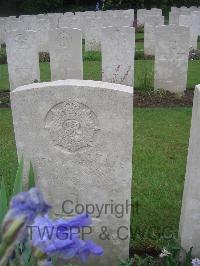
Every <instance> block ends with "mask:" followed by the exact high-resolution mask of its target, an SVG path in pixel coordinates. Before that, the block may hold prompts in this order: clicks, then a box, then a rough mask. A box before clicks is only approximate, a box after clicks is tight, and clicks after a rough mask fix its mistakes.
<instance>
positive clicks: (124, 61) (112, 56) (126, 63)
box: [101, 27, 135, 86]
mask: <svg viewBox="0 0 200 266" xmlns="http://www.w3.org/2000/svg"><path fill="white" fill-rule="evenodd" d="M101 50H102V80H103V81H107V82H112V83H119V84H124V85H129V86H132V85H133V79H134V55H135V29H134V28H130V27H120V28H118V27H107V28H103V29H102V37H101ZM111 51H112V52H111Z"/></svg>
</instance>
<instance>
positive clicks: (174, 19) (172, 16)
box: [169, 10, 181, 26]
mask: <svg viewBox="0 0 200 266" xmlns="http://www.w3.org/2000/svg"><path fill="white" fill-rule="evenodd" d="M180 15H181V11H180V10H173V11H171V12H170V13H169V25H177V26H178V25H179V16H180Z"/></svg>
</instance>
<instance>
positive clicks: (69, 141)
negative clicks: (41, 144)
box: [45, 100, 99, 152]
mask: <svg viewBox="0 0 200 266" xmlns="http://www.w3.org/2000/svg"><path fill="white" fill-rule="evenodd" d="M45 128H47V129H48V130H49V133H50V136H51V139H52V141H53V143H54V144H55V145H56V146H59V147H61V148H62V149H64V150H67V151H69V152H76V151H79V150H80V149H83V148H88V147H91V146H92V145H93V142H94V141H95V135H96V133H97V131H98V130H99V122H98V119H97V116H96V115H95V113H94V112H93V111H91V110H90V108H89V107H88V106H86V105H85V104H83V103H79V102H76V101H73V100H68V101H65V102H61V103H58V104H56V105H55V106H53V107H52V108H51V109H50V110H49V112H48V113H47V115H46V118H45Z"/></svg>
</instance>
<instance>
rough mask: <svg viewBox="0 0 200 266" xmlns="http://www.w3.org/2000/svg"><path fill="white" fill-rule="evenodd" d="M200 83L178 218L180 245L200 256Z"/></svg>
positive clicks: (196, 90)
mask: <svg viewBox="0 0 200 266" xmlns="http://www.w3.org/2000/svg"><path fill="white" fill-rule="evenodd" d="M199 113H200V85H197V86H196V89H195V94H194V102H193V110H192V121H191V130H190V141H189V149H188V158H187V167H186V176H185V185H184V192H183V200H182V210H181V219H180V227H179V233H180V239H181V247H182V248H183V249H184V250H186V251H189V250H190V248H191V247H193V249H192V255H193V256H194V257H197V258H199V257H200V223H199V221H200V212H199V209H200V190H199V187H200V167H199V166H200V153H199V150H200V137H199V136H200V135H199V132H200V118H199Z"/></svg>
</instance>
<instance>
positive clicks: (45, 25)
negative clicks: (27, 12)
mask: <svg viewBox="0 0 200 266" xmlns="http://www.w3.org/2000/svg"><path fill="white" fill-rule="evenodd" d="M36 23H37V26H36V27H37V30H36V31H37V43H38V51H39V52H48V51H49V30H50V22H49V19H48V17H47V15H46V18H45V19H37V21H36Z"/></svg>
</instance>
